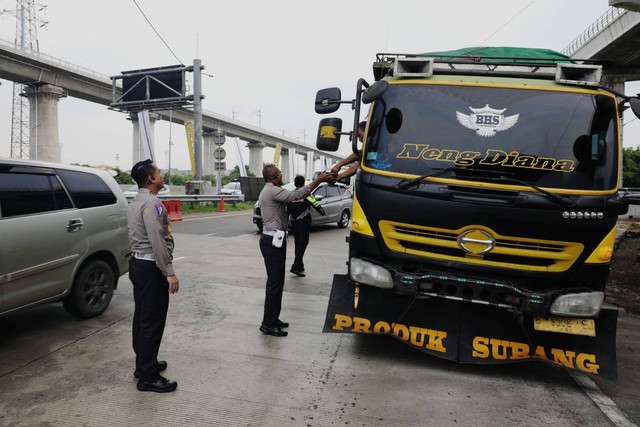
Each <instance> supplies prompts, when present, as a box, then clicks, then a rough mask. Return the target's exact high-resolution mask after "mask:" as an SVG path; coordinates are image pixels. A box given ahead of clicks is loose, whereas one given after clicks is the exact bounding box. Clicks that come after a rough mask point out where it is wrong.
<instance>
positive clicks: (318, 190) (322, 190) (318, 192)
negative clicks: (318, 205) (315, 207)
mask: <svg viewBox="0 0 640 427" xmlns="http://www.w3.org/2000/svg"><path fill="white" fill-rule="evenodd" d="M326 188H327V186H326V185H321V186H320V187H318V188H316V191H314V192H313V197H318V196H322V197H326V195H327V190H326Z"/></svg>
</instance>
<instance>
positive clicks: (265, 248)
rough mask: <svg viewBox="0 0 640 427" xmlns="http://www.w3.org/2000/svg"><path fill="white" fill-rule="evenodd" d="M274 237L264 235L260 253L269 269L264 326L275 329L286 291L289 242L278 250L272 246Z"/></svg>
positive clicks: (285, 241)
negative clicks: (283, 292)
mask: <svg viewBox="0 0 640 427" xmlns="http://www.w3.org/2000/svg"><path fill="white" fill-rule="evenodd" d="M272 240H273V236H268V235H266V234H263V235H262V237H260V252H262V257H263V258H264V266H265V267H266V269H267V287H266V291H265V298H264V316H263V317H262V324H263V325H264V326H268V327H275V326H276V322H277V321H278V317H280V309H281V308H282V291H283V290H284V271H285V263H286V260H287V240H286V239H285V240H284V242H283V243H282V246H281V247H279V248H276V247H275V246H273V245H272V244H271V242H272Z"/></svg>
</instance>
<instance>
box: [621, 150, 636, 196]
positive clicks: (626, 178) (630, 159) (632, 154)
mask: <svg viewBox="0 0 640 427" xmlns="http://www.w3.org/2000/svg"><path fill="white" fill-rule="evenodd" d="M622 185H623V186H624V187H640V147H636V148H623V149H622Z"/></svg>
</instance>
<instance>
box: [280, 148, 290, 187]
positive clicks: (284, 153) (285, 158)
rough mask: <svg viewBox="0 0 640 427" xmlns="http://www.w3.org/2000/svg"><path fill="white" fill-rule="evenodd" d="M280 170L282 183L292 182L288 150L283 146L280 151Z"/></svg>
mask: <svg viewBox="0 0 640 427" xmlns="http://www.w3.org/2000/svg"><path fill="white" fill-rule="evenodd" d="M280 172H282V177H283V178H284V179H283V183H284V184H286V183H287V182H293V176H291V173H292V172H291V168H290V167H289V150H287V149H286V148H283V149H282V150H281V151H280Z"/></svg>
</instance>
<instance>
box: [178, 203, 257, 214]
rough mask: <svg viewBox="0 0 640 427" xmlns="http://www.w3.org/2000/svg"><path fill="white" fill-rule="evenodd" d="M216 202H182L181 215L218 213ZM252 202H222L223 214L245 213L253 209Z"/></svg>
mask: <svg viewBox="0 0 640 427" xmlns="http://www.w3.org/2000/svg"><path fill="white" fill-rule="evenodd" d="M218 205H219V203H218V202H182V208H181V209H182V213H183V214H196V213H209V212H218V210H219V209H218ZM253 205H254V202H237V203H235V206H234V203H233V202H224V210H225V212H232V211H246V210H252V209H253Z"/></svg>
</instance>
